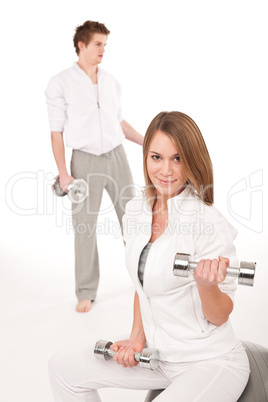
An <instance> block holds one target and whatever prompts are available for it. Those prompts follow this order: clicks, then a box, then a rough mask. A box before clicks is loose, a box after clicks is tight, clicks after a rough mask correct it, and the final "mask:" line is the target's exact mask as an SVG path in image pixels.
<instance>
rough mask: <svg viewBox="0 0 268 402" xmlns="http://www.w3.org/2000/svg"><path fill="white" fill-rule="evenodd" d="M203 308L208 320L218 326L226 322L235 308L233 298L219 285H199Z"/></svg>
mask: <svg viewBox="0 0 268 402" xmlns="http://www.w3.org/2000/svg"><path fill="white" fill-rule="evenodd" d="M197 288H198V292H199V295H200V299H201V303H202V310H203V313H204V316H205V317H206V319H207V320H208V321H210V322H211V323H212V324H214V325H216V326H217V327H219V326H221V325H222V324H224V323H225V322H226V321H227V320H228V318H229V315H230V314H231V312H232V310H233V302H232V300H231V298H230V297H229V296H228V295H227V294H226V293H223V292H222V291H221V290H220V289H219V287H218V285H214V286H207V287H206V286H198V287H197Z"/></svg>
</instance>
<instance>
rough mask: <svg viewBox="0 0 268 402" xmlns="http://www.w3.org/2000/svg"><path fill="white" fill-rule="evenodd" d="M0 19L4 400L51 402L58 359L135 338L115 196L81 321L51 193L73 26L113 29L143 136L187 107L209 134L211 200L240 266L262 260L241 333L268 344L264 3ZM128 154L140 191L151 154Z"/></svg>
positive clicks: (75, 7)
mask: <svg viewBox="0 0 268 402" xmlns="http://www.w3.org/2000/svg"><path fill="white" fill-rule="evenodd" d="M0 18H1V24H0V29H1V53H2V63H1V70H2V73H1V95H2V96H1V111H2V113H1V128H2V139H3V140H4V144H3V145H2V147H1V149H0V152H1V154H0V156H1V165H2V169H1V172H2V189H3V191H2V193H1V194H2V196H1V200H0V202H1V212H2V219H1V229H2V230H1V232H0V236H1V280H0V287H1V291H0V297H1V303H0V312H1V332H0V334H1V338H2V341H1V356H0V362H1V363H0V364H1V378H2V379H3V386H1V389H0V399H1V400H5V401H6V402H8V401H12V402H15V401H20V402H36V401H38V402H48V401H52V395H51V391H50V387H49V383H48V378H47V369H46V367H47V361H48V359H49V357H50V356H51V354H52V353H53V352H54V351H56V350H58V349H59V348H61V347H63V346H68V345H70V344H72V343H77V342H80V341H82V340H86V339H88V337H91V338H92V339H96V340H97V339H98V338H105V337H107V338H109V336H110V337H113V336H114V335H113V334H117V333H125V332H126V333H127V332H128V331H129V330H130V325H131V315H132V305H131V299H132V294H133V289H132V285H131V283H130V280H129V278H128V274H127V273H126V269H125V266H124V249H123V244H122V239H121V237H118V238H115V234H113V233H111V230H109V227H108V226H107V219H109V220H113V219H114V220H116V218H115V214H114V212H113V211H112V210H111V209H110V201H109V198H108V197H107V196H106V195H104V198H103V203H102V214H101V215H100V219H99V222H100V226H99V235H98V243H99V252H100V262H101V282H100V289H99V298H98V299H97V301H96V303H95V305H94V307H93V309H92V311H91V312H90V313H89V314H85V315H83V314H78V313H75V311H74V306H75V302H76V301H75V297H74V291H73V288H74V278H73V276H74V274H73V233H72V229H71V216H70V202H69V200H68V199H66V197H65V198H64V199H56V198H55V197H53V195H52V193H51V188H50V187H51V183H52V180H53V177H54V176H55V174H56V173H57V170H56V165H55V163H54V160H53V156H52V152H51V145H50V133H49V126H48V121H47V112H46V105H45V97H44V89H45V87H46V85H47V82H48V79H49V78H50V77H51V76H52V75H54V74H56V73H58V72H59V71H61V70H63V69H65V68H68V67H69V66H71V65H72V63H73V62H74V61H76V59H77V57H76V55H75V52H74V48H73V44H72V36H73V33H74V28H75V27H76V26H77V25H80V24H82V23H83V22H84V21H85V20H87V19H92V20H97V21H100V22H103V23H105V24H106V26H107V27H108V28H109V29H110V31H111V34H110V37H109V40H108V45H107V47H106V53H105V56H104V60H103V63H102V67H103V68H104V69H106V70H108V71H110V72H111V73H113V74H114V75H115V76H116V78H117V79H118V81H119V82H120V84H121V86H122V90H123V96H122V103H123V112H124V118H125V119H126V120H127V121H128V122H130V124H132V125H133V126H134V127H135V128H136V129H137V130H138V131H139V132H140V133H142V134H144V133H145V131H146V128H147V126H148V124H149V122H150V121H151V119H152V118H153V117H154V116H155V115H156V114H157V113H158V112H160V111H162V110H168V111H171V110H179V111H182V112H184V113H187V114H189V115H190V116H191V117H192V118H193V119H194V120H195V121H196V122H197V124H198V125H199V127H200V129H201V131H202V133H203V136H204V138H205V141H206V143H207V146H208V149H209V152H210V155H211V158H212V161H213V163H214V172H215V183H216V184H215V204H216V206H217V207H218V208H219V209H220V210H221V211H222V212H223V213H224V215H225V216H226V217H227V218H228V219H229V220H230V222H231V223H232V224H233V225H234V226H235V227H236V228H237V229H238V232H239V235H238V238H237V241H236V245H237V253H238V257H239V259H240V260H241V259H242V260H249V261H251V260H255V261H257V273H256V280H255V285H254V287H253V288H241V287H240V288H239V289H238V291H237V297H236V307H235V310H234V312H233V314H232V322H233V326H234V328H235V331H236V333H237V336H238V337H239V338H240V339H245V340H249V341H253V342H257V343H259V344H262V345H264V346H266V347H268V336H267V335H268V323H267V313H266V308H267V303H268V296H267V290H266V289H267V283H268V273H267V267H266V265H267V263H266V259H265V251H266V247H267V238H268V236H267V234H268V227H267V208H265V205H266V203H267V201H266V200H267V184H266V183H267V157H266V153H267V151H266V148H267V147H266V144H267V141H266V138H265V137H266V135H267V106H268V105H267V93H268V82H267V71H268V61H267V34H268V28H267V1H261V0H256V1H254V2H253V1H247V0H244V1H240V0H225V1H217V0H216V1H215V0H203V1H198V0H187V1H180V0H177V1H175V0H166V1H161V2H160V1H158V0H154V1H153V0H143V1H141V0H136V1H135V2H127V1H123V0H114V1H109V0H98V1H94V2H93V1H91V0H87V1H86V0H78V1H76V2H74V1H68V0H65V1H63V0H54V1H52V0H47V1H46V2H43V3H42V2H41V3H40V2H34V1H30V0H28V1H27V0H25V1H23V2H20V1H10V2H9V3H7V4H5V5H4V6H1V17H0ZM124 146H125V149H126V151H127V154H128V158H129V162H130V165H131V169H132V172H133V176H134V181H135V183H136V184H137V187H140V186H142V185H143V174H142V154H141V148H140V147H139V146H138V145H136V144H133V143H129V142H128V141H125V142H124ZM69 161H70V150H68V151H67V162H68V164H69ZM112 340H113V339H112ZM101 395H102V397H103V400H104V401H110V400H111V399H116V400H118V401H121V400H122V401H123V400H125V399H126V398H128V399H129V401H132V400H133V401H137V400H143V398H144V395H145V394H144V392H137V391H136V392H134V391H124V390H103V391H102V393H101ZM131 398H133V399H131Z"/></svg>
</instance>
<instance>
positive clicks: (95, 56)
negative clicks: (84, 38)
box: [79, 33, 108, 65]
mask: <svg viewBox="0 0 268 402" xmlns="http://www.w3.org/2000/svg"><path fill="white" fill-rule="evenodd" d="M107 39H108V36H107V35H103V34H99V33H95V34H93V36H92V38H91V41H90V42H89V44H88V45H87V46H86V45H85V44H84V43H83V42H79V48H80V52H79V59H80V60H82V59H83V61H85V62H86V63H88V64H92V65H97V64H100V63H101V62H102V58H103V54H104V52H105V46H106V43H107Z"/></svg>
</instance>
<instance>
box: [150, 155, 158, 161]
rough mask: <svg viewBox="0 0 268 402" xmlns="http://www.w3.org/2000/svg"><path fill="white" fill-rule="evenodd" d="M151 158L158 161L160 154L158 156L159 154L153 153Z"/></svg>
mask: <svg viewBox="0 0 268 402" xmlns="http://www.w3.org/2000/svg"><path fill="white" fill-rule="evenodd" d="M152 158H153V159H154V160H155V161H158V160H159V159H160V156H159V155H153V156H152Z"/></svg>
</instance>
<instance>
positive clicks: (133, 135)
mask: <svg viewBox="0 0 268 402" xmlns="http://www.w3.org/2000/svg"><path fill="white" fill-rule="evenodd" d="M120 124H121V127H122V130H123V133H124V134H125V136H126V138H127V139H128V140H129V141H132V142H135V143H136V144H139V145H142V144H143V136H142V135H141V134H139V133H138V132H137V131H136V130H135V129H134V128H133V127H132V126H131V125H130V124H129V123H128V122H127V121H126V120H122V121H121V123H120Z"/></svg>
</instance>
